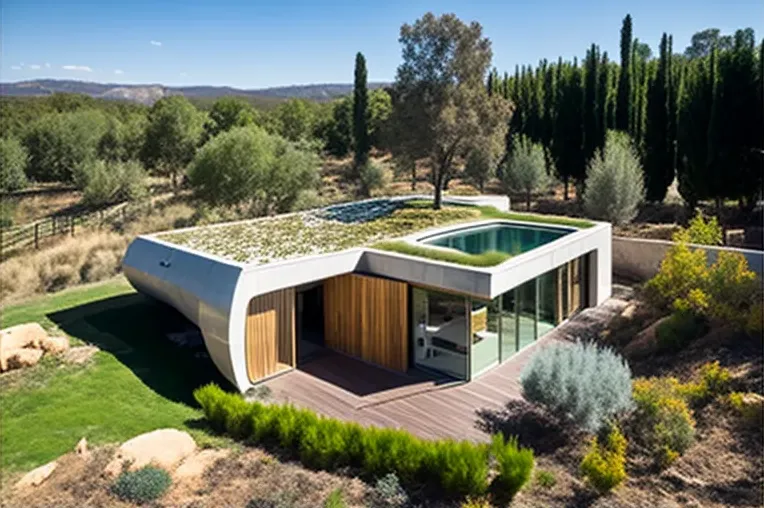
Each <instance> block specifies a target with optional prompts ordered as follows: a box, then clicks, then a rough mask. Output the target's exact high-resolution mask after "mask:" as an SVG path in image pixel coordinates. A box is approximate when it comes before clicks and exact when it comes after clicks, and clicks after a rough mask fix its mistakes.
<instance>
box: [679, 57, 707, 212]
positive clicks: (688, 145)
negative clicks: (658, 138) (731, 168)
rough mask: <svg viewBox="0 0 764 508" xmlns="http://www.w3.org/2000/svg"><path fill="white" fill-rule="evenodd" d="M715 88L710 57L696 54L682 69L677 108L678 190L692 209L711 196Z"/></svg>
mask: <svg viewBox="0 0 764 508" xmlns="http://www.w3.org/2000/svg"><path fill="white" fill-rule="evenodd" d="M712 98H713V89H712V82H711V75H710V72H709V59H708V58H697V59H694V60H692V61H690V62H688V63H687V65H686V66H685V67H684V69H683V72H682V79H681V85H680V87H679V98H678V105H677V106H678V111H677V150H678V157H677V176H678V180H679V193H680V194H681V195H682V198H683V199H684V200H685V202H686V203H687V205H688V206H689V208H690V209H691V210H694V209H695V207H696V206H697V203H698V201H699V200H701V199H705V198H707V197H708V177H707V172H708V171H707V170H708V164H707V161H708V147H707V143H708V125H709V121H710V118H711V106H712Z"/></svg>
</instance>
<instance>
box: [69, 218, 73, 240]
mask: <svg viewBox="0 0 764 508" xmlns="http://www.w3.org/2000/svg"><path fill="white" fill-rule="evenodd" d="M69 217H71V221H70V224H69V225H70V226H71V234H72V236H74V215H70V216H69Z"/></svg>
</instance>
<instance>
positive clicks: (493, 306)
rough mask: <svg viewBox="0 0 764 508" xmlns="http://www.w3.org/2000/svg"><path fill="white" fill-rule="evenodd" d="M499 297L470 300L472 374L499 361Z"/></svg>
mask: <svg viewBox="0 0 764 508" xmlns="http://www.w3.org/2000/svg"><path fill="white" fill-rule="evenodd" d="M500 301H501V300H500V298H494V300H493V301H491V302H481V301H479V300H473V301H472V313H471V315H470V322H471V329H472V375H473V376H475V375H476V374H479V373H480V372H482V371H484V370H486V369H489V368H491V367H493V366H494V365H496V364H497V363H499V330H500V321H499V310H500Z"/></svg>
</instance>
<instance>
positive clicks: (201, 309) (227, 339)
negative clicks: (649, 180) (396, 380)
mask: <svg viewBox="0 0 764 508" xmlns="http://www.w3.org/2000/svg"><path fill="white" fill-rule="evenodd" d="M416 199H421V197H405V198H385V199H373V200H368V201H362V202H358V203H350V204H346V205H335V206H331V207H327V208H322V209H318V210H311V211H307V212H299V213H294V214H286V215H279V216H275V217H268V218H262V219H256V220H251V221H243V222H235V223H226V224H218V225H213V226H204V227H197V228H189V229H183V230H176V231H171V232H167V233H158V234H153V235H145V236H141V237H138V238H136V239H135V240H134V241H133V243H132V244H131V245H130V247H129V249H128V251H127V254H126V255H125V259H124V262H123V266H124V272H125V274H126V276H127V278H128V279H129V280H130V282H131V283H132V284H133V285H134V286H135V288H136V289H138V290H139V291H141V292H143V293H145V294H148V295H151V296H153V297H155V298H157V299H159V300H161V301H164V302H166V303H168V304H170V305H172V306H173V307H175V308H176V309H178V310H179V311H180V312H181V313H183V314H184V315H185V316H186V317H187V318H188V319H190V320H191V321H192V322H193V323H195V324H196V325H197V326H199V328H200V329H201V332H202V335H203V336H204V341H205V344H206V347H207V349H208V351H209V354H210V357H211V359H212V360H213V362H214V363H215V365H216V366H217V368H218V369H220V371H221V372H222V373H223V374H224V375H225V377H227V378H228V379H229V380H230V381H231V382H232V383H233V384H234V385H235V386H237V387H238V388H239V389H240V390H241V391H245V390H247V389H248V388H250V387H251V386H253V385H255V384H257V383H258V382H260V381H262V380H264V379H267V378H270V377H272V376H276V375H279V374H280V373H282V372H285V371H288V370H291V369H294V368H296V367H298V366H299V365H300V364H301V363H302V362H308V361H310V358H311V354H312V353H313V352H315V351H317V350H321V349H322V348H329V349H332V350H334V351H337V352H340V353H343V354H346V355H349V356H352V357H356V358H358V359H361V360H363V361H365V362H369V363H371V364H375V365H377V366H381V367H384V368H386V369H391V370H395V371H404V372H405V371H408V370H409V369H420V370H424V371H430V372H434V373H437V374H440V375H444V376H449V377H453V378H456V379H461V380H467V381H468V380H470V379H474V378H475V377H477V376H479V375H481V374H482V373H483V372H485V371H487V370H489V369H491V368H492V367H494V366H496V365H498V364H500V363H502V362H504V361H506V360H507V359H509V358H511V357H512V355H514V354H515V353H516V352H518V351H519V350H521V349H522V348H524V347H526V346H528V345H530V344H532V343H533V342H534V341H536V340H537V339H538V338H539V337H541V336H543V335H544V334H545V333H547V332H548V331H550V330H552V329H553V328H554V327H555V326H557V325H558V324H560V323H561V322H563V321H564V320H566V319H567V318H568V317H569V316H571V315H572V314H574V313H576V312H577V311H578V310H580V309H582V308H584V307H587V306H595V305H598V304H599V303H601V302H603V301H604V300H605V299H606V298H608V297H609V296H610V290H611V227H610V224H607V223H599V222H588V221H583V220H571V219H567V220H565V219H560V220H555V219H550V218H549V217H546V216H533V215H524V214H511V213H503V212H507V211H508V208H509V201H508V199H507V198H505V197H501V196H475V197H458V198H457V197H451V198H447V199H446V200H445V205H446V206H444V209H443V210H442V211H441V212H437V213H435V212H432V211H430V210H427V209H426V208H425V207H424V204H422V203H421V202H419V203H418V202H417V201H415V200H416ZM391 239H395V240H396V241H395V242H390V241H389V240H391ZM382 240H386V242H383V243H380V242H381V241H382ZM488 251H497V252H499V253H503V254H502V255H501V256H500V257H498V258H496V259H495V261H494V262H493V263H491V262H483V261H476V262H474V263H473V262H472V260H473V259H478V257H479V256H480V255H481V254H483V253H485V252H488ZM443 259H445V260H443ZM472 264H478V265H480V264H483V265H491V264H492V266H471V265H472Z"/></svg>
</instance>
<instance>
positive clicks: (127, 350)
mask: <svg viewBox="0 0 764 508" xmlns="http://www.w3.org/2000/svg"><path fill="white" fill-rule="evenodd" d="M48 318H49V319H50V320H51V321H53V322H54V323H56V325H57V326H58V327H59V328H61V329H62V330H63V331H65V332H66V333H67V334H69V335H71V336H74V337H77V338H79V339H82V340H83V341H85V342H87V343H90V344H93V345H95V346H97V347H98V348H100V349H101V350H103V351H106V352H108V353H111V354H113V355H114V356H115V357H116V359H117V360H118V361H120V362H121V363H122V364H124V365H125V366H126V367H127V368H129V369H130V370H131V371H132V372H133V373H134V374H135V375H136V376H137V377H138V378H140V379H141V381H142V382H143V383H144V384H146V386H148V387H149V388H151V389H152V390H154V391H155V392H156V393H158V394H159V395H161V396H162V397H164V398H166V399H168V400H172V401H174V402H180V403H183V404H187V405H190V406H196V405H197V404H196V401H195V400H194V397H193V391H194V389H196V388H197V387H199V386H201V385H203V384H206V383H209V382H215V383H217V384H219V385H220V386H222V387H224V388H225V389H228V388H229V385H228V382H227V381H226V380H225V379H224V378H223V377H222V375H220V373H219V372H218V370H217V368H216V367H215V365H214V364H213V363H212V360H211V359H210V358H209V356H208V355H207V352H206V349H205V346H204V344H203V343H202V344H201V345H199V346H195V347H181V346H178V345H176V344H175V343H173V342H171V341H170V340H169V339H168V338H167V334H168V333H173V332H184V331H189V330H194V329H196V327H195V326H194V325H193V324H192V323H191V322H189V321H188V320H187V319H186V318H185V317H184V316H182V315H181V314H180V313H178V312H177V311H176V310H175V309H173V308H172V307H170V306H168V305H164V304H162V303H160V302H157V301H156V300H153V299H151V298H148V297H146V296H143V295H141V294H138V293H135V294H129V295H121V296H115V297H112V298H106V299H103V300H99V301H97V302H93V303H88V304H85V305H81V306H78V307H73V308H71V309H67V310H64V311H59V312H55V313H52V314H49V315H48ZM197 330H198V329H197Z"/></svg>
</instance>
